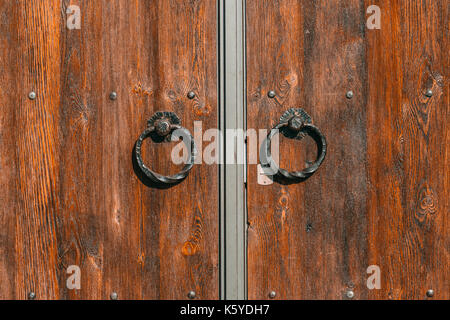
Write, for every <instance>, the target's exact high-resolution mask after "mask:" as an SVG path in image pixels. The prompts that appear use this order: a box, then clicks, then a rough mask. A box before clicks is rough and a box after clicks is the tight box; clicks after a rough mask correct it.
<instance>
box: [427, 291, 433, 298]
mask: <svg viewBox="0 0 450 320" xmlns="http://www.w3.org/2000/svg"><path fill="white" fill-rule="evenodd" d="M427 297H428V298H433V297H434V290H432V289H430V290H428V291H427Z"/></svg>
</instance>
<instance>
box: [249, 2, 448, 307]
mask: <svg viewBox="0 0 450 320" xmlns="http://www.w3.org/2000/svg"><path fill="white" fill-rule="evenodd" d="M372 4H378V5H379V6H380V8H381V11H382V24H381V30H367V29H366V27H365V25H366V18H367V17H368V16H366V14H365V11H366V8H367V7H368V6H369V5H372ZM447 26H448V6H446V5H445V1H430V0H428V1H425V0H422V1H421V0H402V1H359V0H352V1H340V0H330V1H309V0H304V1H302V0H284V1H268V0H265V1H253V0H249V1H247V63H248V65H247V88H248V93H247V102H248V117H247V120H248V127H249V128H258V129H263V128H266V129H269V128H271V127H273V126H274V125H275V124H276V123H277V121H278V119H279V117H280V116H281V114H282V113H283V112H284V111H285V110H287V109H289V108H293V107H302V108H304V109H305V110H306V111H307V112H308V113H309V114H310V115H311V116H312V118H313V120H314V123H315V124H316V125H317V126H318V127H319V128H320V129H321V130H322V132H323V133H324V134H325V135H326V137H327V140H328V143H329V150H328V155H327V159H326V160H325V163H324V164H323V165H322V167H321V168H320V169H319V171H318V173H316V175H314V176H313V177H312V178H311V179H309V180H307V181H305V182H304V183H302V184H298V185H290V186H285V185H280V184H274V185H271V186H260V185H258V184H257V169H256V166H253V165H249V166H248V172H249V177H248V219H249V229H248V241H249V243H248V268H249V269H248V279H249V280H248V281H249V283H248V288H249V298H251V299H267V298H269V292H270V291H276V292H277V299H346V298H347V297H346V292H347V291H349V290H353V291H354V292H355V299H425V298H426V291H427V290H428V289H434V291H435V292H436V294H435V298H441V299H448V298H449V296H450V290H449V287H448V284H449V272H448V270H449V267H448V264H449V256H448V248H449V237H448V193H449V185H448V181H449V180H450V179H449V176H448V165H449V162H448V153H449V152H448V145H449V144H448V139H449V134H448V133H449V131H448V127H447V123H448V116H449V112H448V111H449V104H448V99H449V98H448V81H447V77H448V58H445V57H446V55H447V53H448V49H449V47H448V37H445V30H446V28H447ZM428 88H432V89H433V91H434V95H433V97H432V98H431V99H427V98H426V97H425V96H424V92H425V91H426V89H428ZM270 90H275V91H276V92H277V97H276V98H275V99H269V98H268V96H267V92H268V91H270ZM349 90H352V91H353V92H354V94H355V96H354V98H353V99H347V98H346V92H347V91H349ZM280 140H281V147H280V154H281V160H280V161H281V166H282V167H283V168H286V169H291V170H294V169H296V170H299V169H301V168H303V167H305V165H307V162H308V161H310V160H314V153H315V147H314V145H313V144H311V143H310V142H298V141H289V140H287V139H284V138H281V139H280ZM370 265H378V266H380V268H381V275H382V281H381V285H382V287H381V289H380V290H369V289H368V288H367V286H366V281H367V278H368V277H369V275H368V274H367V273H366V271H367V268H368V267H369V266H370Z"/></svg>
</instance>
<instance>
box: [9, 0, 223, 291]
mask: <svg viewBox="0 0 450 320" xmlns="http://www.w3.org/2000/svg"><path fill="white" fill-rule="evenodd" d="M78 3H79V7H80V13H81V17H82V18H81V29H80V30H77V29H74V30H69V29H68V28H66V20H67V18H68V16H69V15H68V14H66V8H67V7H68V6H69V5H70V4H72V3H71V2H70V1H56V0H54V1H43V0H40V1H38V0H33V1H31V0H30V1H26V2H25V1H0V44H1V46H0V82H1V86H0V105H1V109H0V167H1V171H2V174H1V175H0V179H1V185H2V186H3V187H2V191H0V199H1V200H2V203H3V205H2V206H1V209H0V210H1V211H0V239H1V241H0V282H1V285H0V298H2V299H25V298H27V295H28V293H29V292H35V293H36V298H37V299H109V298H110V295H111V293H113V292H116V293H117V294H118V298H119V299H185V298H186V297H187V293H188V292H189V291H191V290H193V291H195V292H196V295H197V297H198V298H200V299H217V298H218V293H219V289H218V284H219V279H218V237H219V235H218V181H217V176H218V174H217V167H215V166H200V165H198V166H195V167H194V169H193V170H192V171H191V174H190V176H189V177H188V178H187V179H186V180H185V181H184V182H183V183H181V184H179V185H177V186H175V187H173V188H170V189H154V188H149V187H147V186H146V185H144V184H143V183H141V182H140V181H139V179H138V177H137V175H136V173H135V172H134V170H133V164H132V151H133V147H134V144H135V142H136V140H137V139H138V137H139V135H140V134H141V133H142V132H143V131H144V129H145V128H146V126H147V120H148V119H149V118H150V117H151V116H152V115H153V114H154V113H155V112H156V111H165V110H167V111H173V112H175V113H176V114H177V115H178V116H179V117H180V118H181V120H182V122H183V126H185V127H186V128H187V129H189V130H190V131H191V132H193V128H194V121H202V125H203V129H204V130H206V129H208V128H216V127H217V62H216V60H217V54H216V46H217V45H216V41H217V40H216V39H217V23H216V21H217V17H216V15H217V14H216V2H215V1H208V0H199V1H181V0H171V1H166V0H157V1H149V0H148V1H147V0H142V1H134V2H130V1H125V0H115V1H79V2H78ZM30 91H35V92H36V93H37V98H36V99H35V100H30V99H29V98H28V94H29V92H30ZM113 91H115V92H117V100H112V99H110V98H109V96H110V93H111V92H113ZM189 91H194V92H195V93H196V98H195V99H193V100H190V99H188V98H187V94H188V92H189ZM172 147H173V145H172V144H164V145H159V144H158V145H157V144H155V143H152V142H148V141H146V142H145V146H144V160H145V161H146V162H147V163H149V164H150V163H151V165H150V166H151V168H153V169H155V170H156V171H158V172H161V173H165V174H169V173H172V174H173V173H175V172H176V170H177V169H178V170H179V167H177V166H175V165H173V164H172V161H171V159H170V154H171V148H172ZM71 265H76V266H79V267H80V269H81V289H80V290H69V289H68V288H67V286H66V280H67V278H68V277H69V276H70V275H68V274H67V268H68V267H69V266H71Z"/></svg>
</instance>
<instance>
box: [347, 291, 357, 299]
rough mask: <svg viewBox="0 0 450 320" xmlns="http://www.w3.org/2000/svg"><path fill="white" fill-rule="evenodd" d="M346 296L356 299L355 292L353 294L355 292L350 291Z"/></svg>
mask: <svg viewBox="0 0 450 320" xmlns="http://www.w3.org/2000/svg"><path fill="white" fill-rule="evenodd" d="M345 295H346V296H347V298H349V299H353V298H354V297H355V292H353V290H348V291H347V293H346V294H345Z"/></svg>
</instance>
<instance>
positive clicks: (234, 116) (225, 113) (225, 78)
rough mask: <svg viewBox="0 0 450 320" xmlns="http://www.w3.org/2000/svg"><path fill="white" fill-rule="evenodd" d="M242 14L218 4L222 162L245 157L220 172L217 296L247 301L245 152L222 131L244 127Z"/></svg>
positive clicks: (237, 6)
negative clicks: (219, 278) (218, 276)
mask: <svg viewBox="0 0 450 320" xmlns="http://www.w3.org/2000/svg"><path fill="white" fill-rule="evenodd" d="M244 14H245V0H219V55H220V59H219V83H220V86H219V88H220V93H219V104H220V107H219V112H220V124H219V127H220V129H221V131H222V133H223V135H224V139H223V144H222V146H221V148H220V150H221V151H222V154H221V160H222V163H226V162H225V160H226V159H227V158H228V159H229V158H230V157H229V153H230V152H232V153H233V157H232V158H234V159H240V158H241V159H244V161H243V163H242V162H241V163H239V162H238V163H237V164H225V165H221V168H220V178H221V179H220V181H221V194H220V199H221V200H220V213H221V228H220V229H221V298H222V299H225V300H242V299H246V298H247V266H246V260H247V259H246V258H247V237H246V227H247V223H246V219H247V217H246V201H245V199H246V194H245V192H246V188H245V182H246V181H245V178H246V165H245V162H246V148H245V143H244V141H241V142H240V143H234V142H232V141H227V140H226V136H227V134H226V130H227V129H233V130H239V129H241V130H245V129H246V110H245V109H246V108H245V107H246V98H245V97H246V94H245V92H246V90H245V16H244ZM244 132H245V131H244ZM230 146H233V148H232V149H230Z"/></svg>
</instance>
